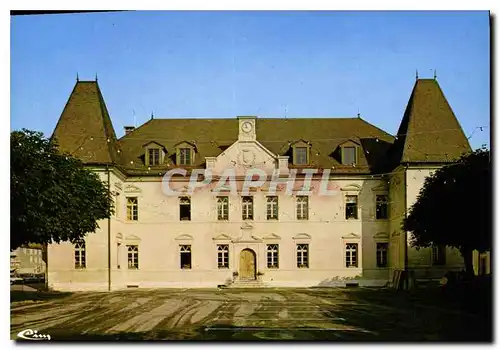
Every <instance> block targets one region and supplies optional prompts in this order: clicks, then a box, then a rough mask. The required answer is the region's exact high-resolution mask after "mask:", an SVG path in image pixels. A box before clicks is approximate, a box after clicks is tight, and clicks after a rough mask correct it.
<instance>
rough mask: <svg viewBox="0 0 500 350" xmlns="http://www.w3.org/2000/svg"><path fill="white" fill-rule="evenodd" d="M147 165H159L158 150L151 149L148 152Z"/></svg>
mask: <svg viewBox="0 0 500 350" xmlns="http://www.w3.org/2000/svg"><path fill="white" fill-rule="evenodd" d="M148 157H149V159H148V160H149V165H159V164H160V149H159V148H151V149H149V150H148Z"/></svg>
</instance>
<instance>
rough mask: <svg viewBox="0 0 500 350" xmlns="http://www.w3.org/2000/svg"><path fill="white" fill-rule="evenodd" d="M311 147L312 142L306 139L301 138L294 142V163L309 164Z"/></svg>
mask: <svg viewBox="0 0 500 350" xmlns="http://www.w3.org/2000/svg"><path fill="white" fill-rule="evenodd" d="M310 147H311V146H310V144H309V143H308V142H306V141H304V140H300V141H297V142H295V143H294V144H292V150H293V164H294V165H309V149H310Z"/></svg>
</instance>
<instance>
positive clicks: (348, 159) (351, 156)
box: [342, 146, 357, 165]
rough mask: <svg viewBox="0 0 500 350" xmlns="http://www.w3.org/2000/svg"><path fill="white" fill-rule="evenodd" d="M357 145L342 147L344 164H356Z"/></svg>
mask: <svg viewBox="0 0 500 350" xmlns="http://www.w3.org/2000/svg"><path fill="white" fill-rule="evenodd" d="M356 160H357V159H356V147H354V146H345V147H342V164H346V165H352V164H356V163H357V161H356Z"/></svg>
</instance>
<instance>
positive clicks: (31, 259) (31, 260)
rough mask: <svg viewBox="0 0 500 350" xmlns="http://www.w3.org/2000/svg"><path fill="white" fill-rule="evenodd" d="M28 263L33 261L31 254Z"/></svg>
mask: <svg viewBox="0 0 500 350" xmlns="http://www.w3.org/2000/svg"><path fill="white" fill-rule="evenodd" d="M30 263H33V255H30Z"/></svg>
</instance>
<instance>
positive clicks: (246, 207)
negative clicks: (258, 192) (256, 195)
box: [242, 197, 253, 220]
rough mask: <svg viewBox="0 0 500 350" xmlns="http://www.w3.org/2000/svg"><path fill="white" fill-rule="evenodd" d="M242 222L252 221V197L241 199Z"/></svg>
mask: <svg viewBox="0 0 500 350" xmlns="http://www.w3.org/2000/svg"><path fill="white" fill-rule="evenodd" d="M242 200H243V206H242V215H243V220H253V197H243V198H242Z"/></svg>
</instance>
